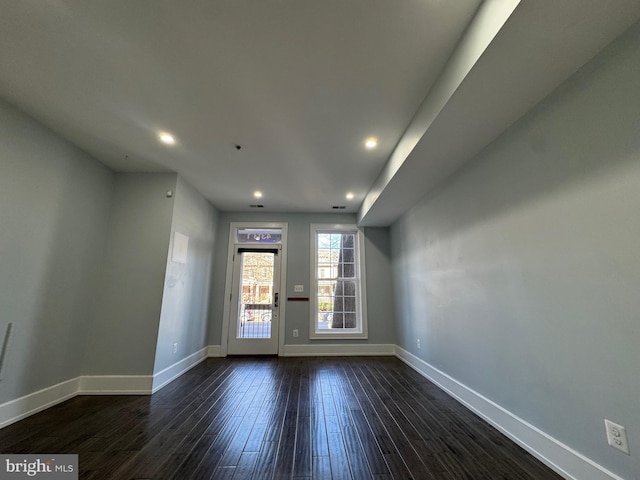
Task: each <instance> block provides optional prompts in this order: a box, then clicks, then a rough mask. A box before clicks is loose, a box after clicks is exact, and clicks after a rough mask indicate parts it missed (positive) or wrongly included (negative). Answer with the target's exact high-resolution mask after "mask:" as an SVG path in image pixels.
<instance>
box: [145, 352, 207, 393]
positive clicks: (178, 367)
mask: <svg viewBox="0 0 640 480" xmlns="http://www.w3.org/2000/svg"><path fill="white" fill-rule="evenodd" d="M209 348H210V347H204V348H203V349H202V350H198V351H197V352H195V353H192V354H191V355H189V356H188V357H186V358H183V359H182V360H180V361H178V362H176V363H174V364H173V365H171V366H169V367H167V368H165V369H164V370H161V371H159V372H158V373H156V374H154V375H153V386H152V389H151V392H150V393H155V392H157V391H158V390H160V389H161V388H162V387H164V386H165V385H166V384H168V383H170V382H171V381H173V380H175V379H176V378H178V377H179V376H180V375H182V374H183V373H185V372H187V371H188V370H191V369H192V368H193V367H195V366H196V365H198V364H199V363H200V362H202V361H203V360H204V359H205V358H207V357H208V356H209Z"/></svg>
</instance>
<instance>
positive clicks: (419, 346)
mask: <svg viewBox="0 0 640 480" xmlns="http://www.w3.org/2000/svg"><path fill="white" fill-rule="evenodd" d="M416 343H417V344H418V348H422V346H421V345H420V339H419V338H418V339H417V340H416Z"/></svg>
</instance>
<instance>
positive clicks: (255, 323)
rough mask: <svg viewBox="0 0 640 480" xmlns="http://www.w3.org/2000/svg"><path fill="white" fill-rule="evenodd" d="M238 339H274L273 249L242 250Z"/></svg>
mask: <svg viewBox="0 0 640 480" xmlns="http://www.w3.org/2000/svg"><path fill="white" fill-rule="evenodd" d="M241 258H242V264H241V267H240V295H239V296H238V297H239V301H240V304H239V306H238V319H237V329H236V338H271V318H272V315H273V304H274V302H273V291H274V289H273V280H274V278H273V273H274V259H275V255H274V254H273V253H271V252H264V253H263V252H243V253H242V254H241Z"/></svg>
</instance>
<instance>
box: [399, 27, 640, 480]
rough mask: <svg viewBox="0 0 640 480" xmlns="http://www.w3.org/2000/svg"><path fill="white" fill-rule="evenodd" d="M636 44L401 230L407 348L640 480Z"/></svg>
mask: <svg viewBox="0 0 640 480" xmlns="http://www.w3.org/2000/svg"><path fill="white" fill-rule="evenodd" d="M639 45H640V28H639V27H638V26H635V27H634V28H633V29H632V30H630V31H629V32H628V33H627V34H626V35H625V36H623V37H621V39H619V40H618V41H617V42H614V44H612V45H611V46H610V47H608V48H607V49H606V50H605V51H604V52H603V53H602V54H601V55H599V56H598V57H596V58H595V59H594V60H593V61H592V62H591V63H590V64H588V65H587V66H586V67H585V68H583V69H582V70H581V71H580V72H578V73H577V74H576V75H575V76H574V77H573V78H572V79H570V80H569V81H568V82H567V83H566V84H565V85H563V86H562V87H561V88H560V89H559V90H558V91H556V92H554V93H553V94H552V95H551V96H550V97H548V98H547V99H546V100H545V101H543V102H542V104H541V105H539V106H538V107H537V108H535V109H534V110H533V111H531V112H530V113H529V114H527V115H526V116H525V117H524V118H523V119H521V120H520V121H519V122H517V123H516V124H515V125H514V126H513V127H512V128H511V129H510V130H508V131H507V132H506V133H505V134H504V135H503V136H502V137H501V138H499V139H498V140H497V141H496V142H494V144H493V145H491V146H489V147H488V148H487V149H486V150H485V151H484V152H482V153H481V154H480V155H479V156H477V157H476V158H475V159H473V160H472V161H471V162H470V163H469V164H467V166H466V167H465V168H464V169H463V170H462V171H461V172H459V173H458V174H456V175H455V176H454V177H453V178H451V179H450V180H449V181H448V182H447V183H446V184H445V185H444V186H442V187H441V188H440V189H439V190H438V191H436V192H434V193H432V194H430V195H429V196H428V197H426V198H424V199H423V200H422V201H420V202H419V203H418V204H417V205H416V206H414V207H413V208H412V209H411V210H410V211H409V212H408V213H407V214H405V215H404V216H403V218H402V219H401V220H400V221H398V222H397V223H396V224H395V225H394V226H393V228H392V252H393V260H392V262H393V270H394V279H395V289H396V299H397V304H398V309H397V312H398V337H399V338H398V340H399V342H398V343H399V345H400V346H402V347H403V348H405V349H406V350H409V351H410V352H412V353H413V354H415V355H417V356H419V357H420V358H422V359H423V360H425V361H426V362H428V363H429V364H431V365H433V366H434V367H436V368H438V369H440V370H442V371H444V372H445V373H447V374H449V375H450V376H452V377H453V378H455V379H457V380H458V381H460V382H462V383H463V384H465V385H467V386H468V387H470V388H472V389H473V390H475V391H477V392H479V393H480V394H482V395H484V396H486V397H488V398H489V399H490V400H492V401H494V402H496V403H497V404H499V405H501V406H503V407H504V408H506V409H507V410H509V411H511V412H513V413H514V414H516V415H517V416H519V417H521V418H523V419H524V420H526V421H528V422H530V423H531V424H533V425H534V426H536V427H538V428H540V429H541V430H543V431H544V432H547V433H548V434H550V435H551V436H553V437H555V438H556V439H558V440H560V441H561V442H563V443H565V444H566V445H569V446H570V447H572V448H574V449H575V450H577V451H578V452H580V453H582V454H584V455H586V456H587V457H589V458H591V459H593V460H595V461H596V462H597V463H599V464H601V465H603V466H605V467H606V468H609V469H610V470H612V471H614V472H615V473H617V474H619V475H621V476H623V477H624V478H637V477H638V475H639V474H640V455H639V454H638V452H639V450H638V449H639V448H640V408H638V401H639V400H638V399H640V376H639V375H638V366H640V347H639V346H640V328H639V326H640V295H638V288H639V287H640V253H639V252H640V247H639V245H640V243H639V242H640V48H638V47H639ZM418 338H419V339H421V342H422V349H420V350H419V349H417V347H416V339H418ZM604 418H609V419H611V420H613V421H615V422H617V423H620V424H622V425H624V426H626V428H627V433H628V435H629V437H630V438H629V443H630V445H631V449H632V453H633V454H632V456H627V455H625V454H623V453H621V452H618V451H616V450H614V449H612V448H611V447H609V446H608V445H607V442H606V439H605V434H604V425H603V419H604Z"/></svg>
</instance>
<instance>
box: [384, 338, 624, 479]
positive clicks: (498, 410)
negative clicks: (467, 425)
mask: <svg viewBox="0 0 640 480" xmlns="http://www.w3.org/2000/svg"><path fill="white" fill-rule="evenodd" d="M395 354H396V356H397V357H398V358H399V359H400V360H402V361H403V362H405V363H406V364H407V365H409V366H410V367H412V368H413V369H414V370H416V371H417V372H419V373H420V374H422V375H423V376H424V377H426V378H427V379H429V380H430V381H431V382H433V383H435V384H436V385H437V386H438V387H440V388H441V389H442V390H444V391H445V392H447V393H448V394H449V395H451V396H452V397H453V398H455V399H456V400H458V401H459V402H460V403H462V404H463V405H464V406H466V407H467V408H469V409H470V410H471V411H473V412H475V413H476V414H477V415H479V416H480V417H482V418H483V419H484V420H486V421H487V422H489V423H490V424H491V425H493V426H494V427H495V428H497V429H498V430H500V431H501V432H502V433H504V434H505V435H506V436H507V437H509V438H510V439H511V440H513V441H514V442H516V443H517V444H518V445H520V446H521V447H522V448H524V449H525V450H527V451H528V452H529V453H531V454H532V455H533V456H535V457H536V458H538V459H539V460H540V461H542V462H543V463H545V464H546V465H547V466H549V467H550V468H552V469H553V470H555V471H556V472H557V473H558V474H560V475H562V476H563V477H564V478H567V479H572V480H579V479H580V480H581V479H586V478H588V479H590V480H624V479H622V478H621V477H619V476H617V475H616V474H614V473H612V472H610V471H609V470H607V469H606V468H604V467H602V466H601V465H598V464H597V463H596V462H594V461H593V460H591V459H589V458H587V457H585V456H584V455H582V454H581V453H579V452H576V451H575V450H573V449H572V448H571V447H569V446H567V445H565V444H563V443H562V442H560V441H558V440H556V439H555V438H553V437H551V436H550V435H548V434H546V433H545V432H543V431H542V430H540V429H538V428H536V427H535V426H533V425H531V424H530V423H528V422H526V421H525V420H523V419H521V418H519V417H517V416H516V415H514V414H513V413H511V412H509V411H508V410H506V409H504V408H502V407H501V406H500V405H498V404H496V403H494V402H493V401H491V400H489V399H488V398H486V397H484V396H482V395H481V394H479V393H478V392H476V391H474V390H472V389H471V388H469V387H467V386H466V385H464V384H462V383H460V382H458V381H457V380H456V379H454V378H452V377H450V376H449V375H447V374H446V373H444V372H442V371H440V370H438V369H437V368H435V367H433V366H431V365H430V364H428V363H427V362H425V361H424V360H422V359H420V358H418V357H416V356H415V355H413V354H412V353H410V352H408V351H407V350H405V349H403V348H401V347H399V346H397V345H396V346H395Z"/></svg>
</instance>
